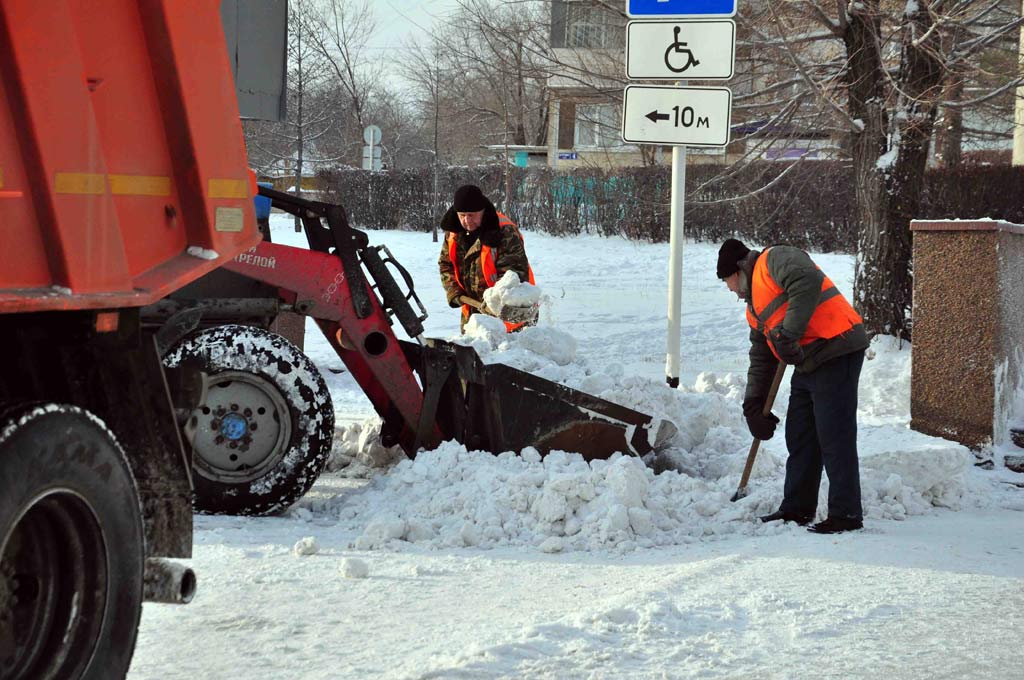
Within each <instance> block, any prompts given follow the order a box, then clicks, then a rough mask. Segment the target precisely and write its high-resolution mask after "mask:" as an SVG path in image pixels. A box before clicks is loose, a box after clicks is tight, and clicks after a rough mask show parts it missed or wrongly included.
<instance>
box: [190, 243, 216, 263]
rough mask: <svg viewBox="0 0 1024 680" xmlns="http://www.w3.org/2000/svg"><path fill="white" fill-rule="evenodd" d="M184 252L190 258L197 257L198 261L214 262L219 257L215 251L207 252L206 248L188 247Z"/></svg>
mask: <svg viewBox="0 0 1024 680" xmlns="http://www.w3.org/2000/svg"><path fill="white" fill-rule="evenodd" d="M185 252H187V253H188V254H189V255H191V256H192V257H198V258H199V259H200V260H216V259H217V258H218V257H220V254H219V253H218V252H217V251H216V250H207V249H206V248H200V247H199V246H189V247H188V249H187V250H186V251H185Z"/></svg>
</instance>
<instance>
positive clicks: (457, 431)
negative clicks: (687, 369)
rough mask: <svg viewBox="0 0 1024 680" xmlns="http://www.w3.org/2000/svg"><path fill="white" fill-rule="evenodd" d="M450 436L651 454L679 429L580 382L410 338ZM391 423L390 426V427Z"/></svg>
mask: <svg viewBox="0 0 1024 680" xmlns="http://www.w3.org/2000/svg"><path fill="white" fill-rule="evenodd" d="M402 346H403V349H404V350H405V353H406V357H407V358H408V360H409V363H410V364H411V365H412V366H414V367H415V368H416V371H417V373H418V374H419V376H420V381H421V382H422V383H423V386H424V395H425V398H424V410H423V413H424V417H425V418H429V417H430V414H431V411H433V413H434V414H435V416H436V421H437V422H438V424H439V425H440V427H441V430H442V432H443V433H444V435H445V438H447V439H455V440H457V441H459V442H461V443H463V444H465V445H466V446H467V447H468V448H471V449H480V450H484V451H490V452H492V453H501V452H503V451H521V450H522V449H524V448H526V447H530V446H532V447H534V448H535V449H537V450H538V451H539V452H540V453H541V454H542V455H546V454H547V453H549V452H551V451H571V452H576V453H579V454H581V455H582V456H583V457H584V458H585V459H586V460H588V461H589V460H596V459H602V458H608V457H609V456H611V455H612V454H614V453H616V452H622V453H625V454H633V455H637V456H643V455H645V454H648V453H651V452H652V451H657V450H659V449H661V448H663V447H664V446H665V445H666V444H667V443H668V442H669V441H670V440H671V439H672V438H673V437H674V436H675V434H676V431H677V430H676V427H675V425H674V424H673V423H671V422H670V421H668V420H660V419H655V418H652V417H651V416H649V415H647V414H644V413H640V412H639V411H634V410H633V409H630V408H627V407H625V406H621V405H619V404H615V403H612V402H610V401H606V400H604V399H601V398H600V397H595V396H594V395H591V394H587V393H586V392H580V391H579V390H574V389H572V388H570V387H566V386H565V385H560V384H558V383H555V382H551V381H550V380H545V379H544V378H540V377H537V376H535V375H533V374H531V373H527V372H525V371H520V370H519V369H516V368H513V367H511V366H506V365H504V364H485V363H484V362H483V361H482V360H481V359H480V356H479V355H478V354H477V353H476V351H475V350H474V349H473V348H472V347H465V346H462V345H456V344H454V343H450V342H446V341H443V340H435V339H428V340H427V341H426V343H425V344H424V345H418V344H415V343H409V342H405V343H402ZM385 431H386V428H385Z"/></svg>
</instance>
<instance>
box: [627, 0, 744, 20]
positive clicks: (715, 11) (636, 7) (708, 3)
mask: <svg viewBox="0 0 1024 680" xmlns="http://www.w3.org/2000/svg"><path fill="white" fill-rule="evenodd" d="M626 14H628V15H629V16H631V17H642V18H647V19H654V18H657V17H666V18H667V17H731V16H736V0H626Z"/></svg>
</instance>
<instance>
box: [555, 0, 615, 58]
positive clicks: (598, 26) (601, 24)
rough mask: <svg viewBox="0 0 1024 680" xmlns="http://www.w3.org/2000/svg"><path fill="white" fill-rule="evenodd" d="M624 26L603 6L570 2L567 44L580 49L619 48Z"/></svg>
mask: <svg viewBox="0 0 1024 680" xmlns="http://www.w3.org/2000/svg"><path fill="white" fill-rule="evenodd" d="M624 34H625V30H624V26H623V25H622V23H621V22H619V21H615V17H614V16H613V15H612V13H611V12H609V11H608V10H607V9H605V8H603V7H595V6H593V5H590V4H587V3H584V2H570V3H569V5H568V12H567V16H566V22H565V46H566V47H575V48H579V49H590V50H593V49H619V48H622V47H623V46H624V40H623V38H624Z"/></svg>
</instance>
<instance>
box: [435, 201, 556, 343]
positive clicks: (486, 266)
mask: <svg viewBox="0 0 1024 680" xmlns="http://www.w3.org/2000/svg"><path fill="white" fill-rule="evenodd" d="M514 226H516V223H515V222H513V221H512V220H510V219H509V218H508V216H507V215H504V214H502V213H498V228H499V229H504V228H505V227H514ZM519 240H520V241H523V242H524V243H525V239H524V238H523V235H522V233H520V234H519ZM448 259H449V260H451V263H452V267H453V268H454V274H455V282H456V283H458V284H459V287H460V288H462V289H463V290H465V286H463V285H462V278H461V277H460V276H459V262H458V257H457V256H456V253H455V232H452V231H450V232H448ZM497 259H498V254H497V252H496V249H495V248H491V247H490V246H485V245H483V244H481V245H480V269H481V271H482V273H483V275H484V283H486V284H487V287H488V288H490V287H491V286H493V285H494V284H496V283H497V282H498V268H497V267H496V266H495V264H494V262H495V260H497ZM526 273H527V275H528V277H529V281H530V283H531V284H536V281H534V279H533V267H531V266H530V265H529V264H527V265H526ZM469 314H470V308H469V305H462V316H463V317H466V318H469ZM525 325H526V324H525V323H509V322H507V321H506V322H505V329H506V330H507V331H508V332H509V333H511V332H512V331H515V330H518V329H520V328H522V327H523V326H525Z"/></svg>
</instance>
